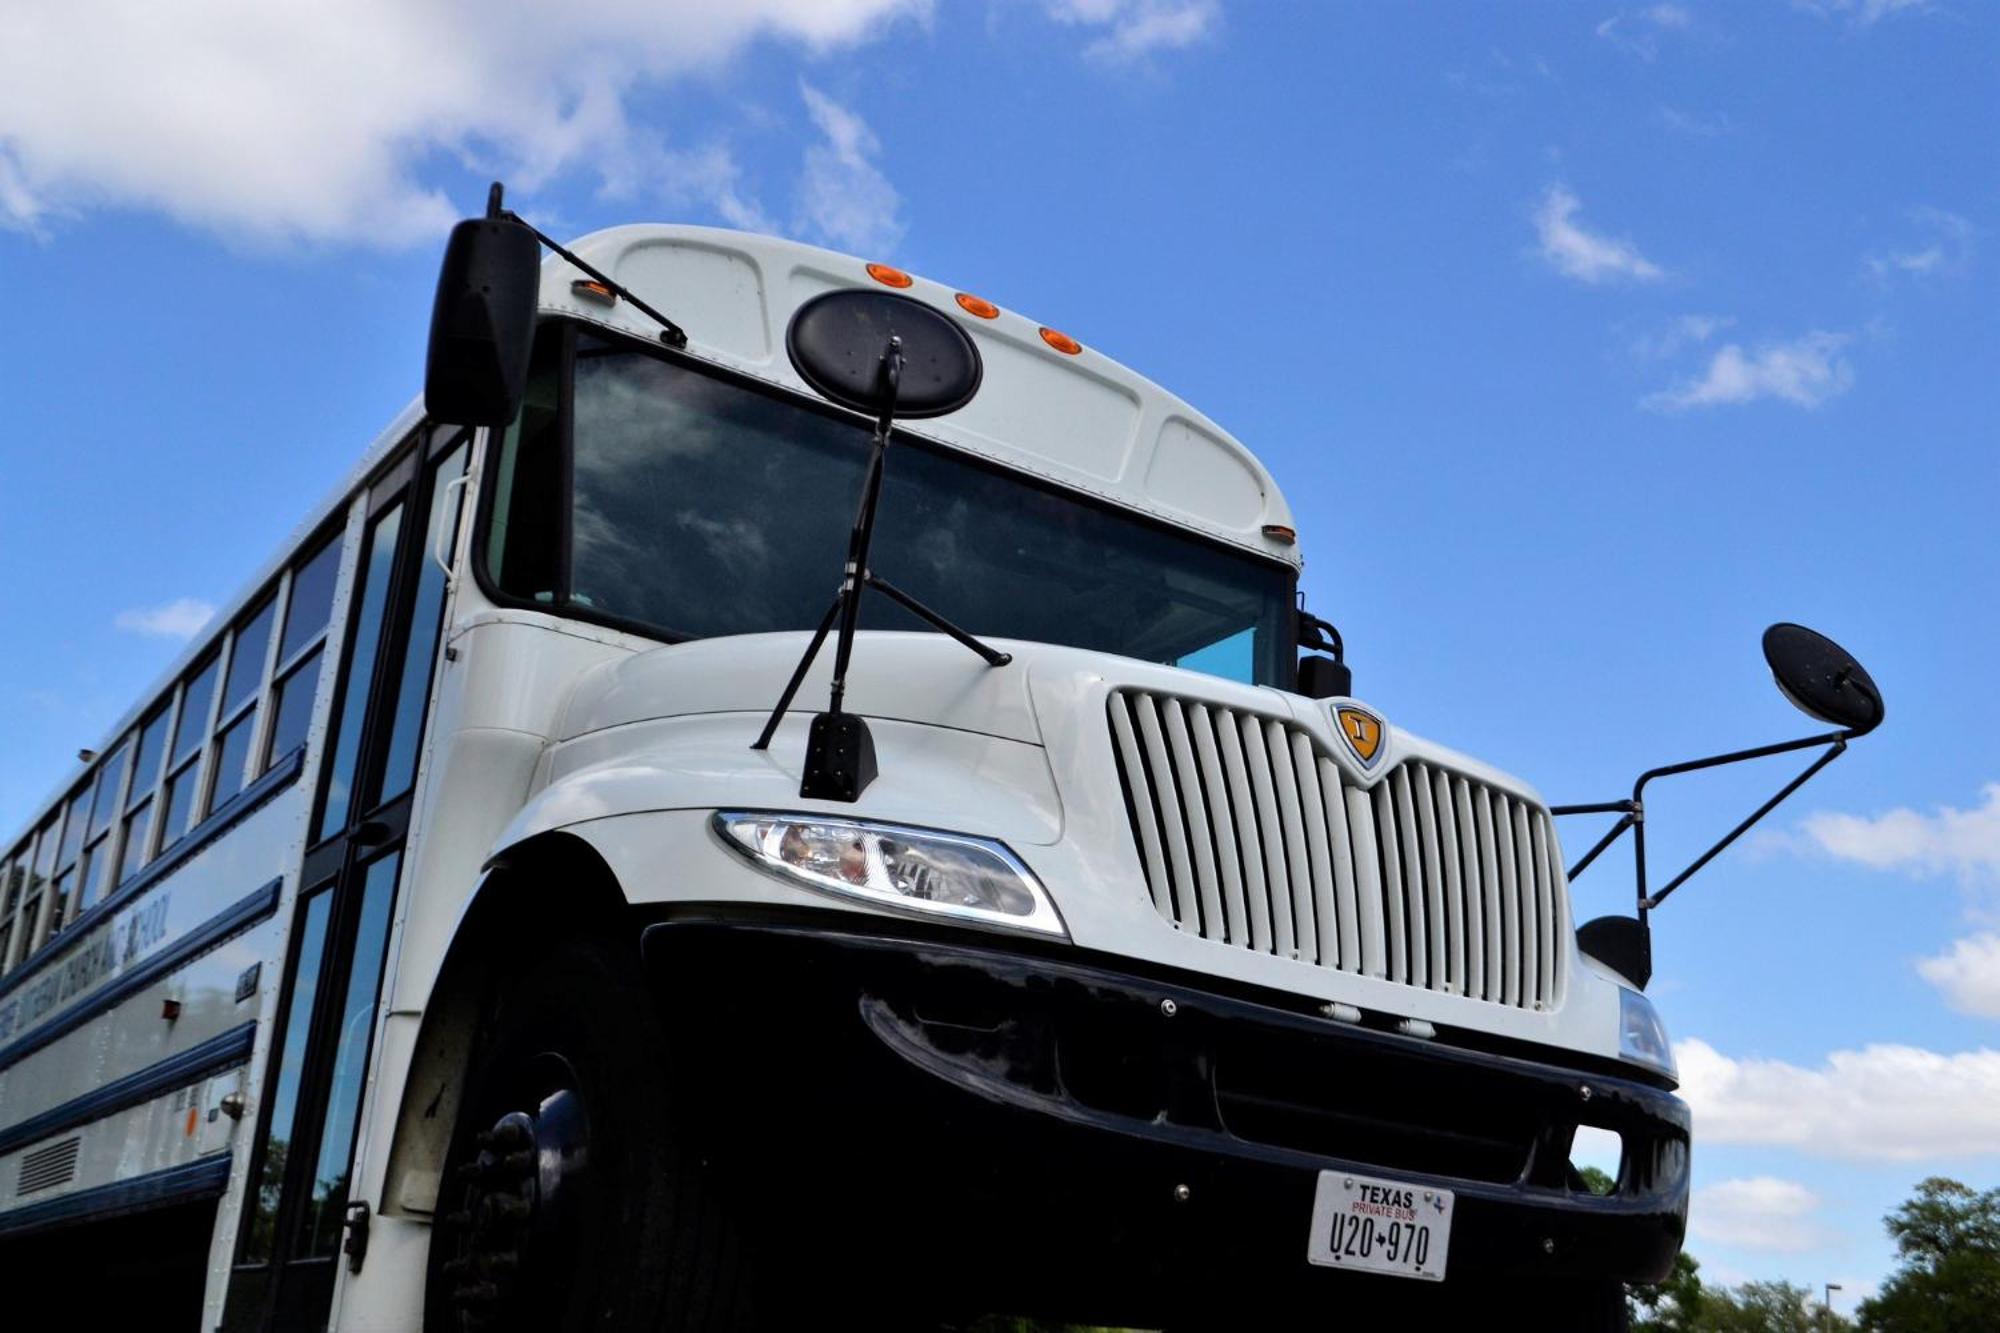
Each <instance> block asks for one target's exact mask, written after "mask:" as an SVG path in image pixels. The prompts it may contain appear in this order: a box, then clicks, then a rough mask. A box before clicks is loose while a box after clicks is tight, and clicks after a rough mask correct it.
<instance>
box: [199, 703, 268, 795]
mask: <svg viewBox="0 0 2000 1333" xmlns="http://www.w3.org/2000/svg"><path fill="white" fill-rule="evenodd" d="M256 729H257V710H256V709H254V708H253V709H251V710H250V711H249V712H247V713H245V714H244V715H243V716H242V718H241V719H239V720H238V721H237V722H236V724H235V725H234V726H232V727H230V728H229V730H227V731H225V732H223V733H222V738H221V739H220V740H219V741H217V742H216V746H215V783H214V785H213V787H212V788H211V789H210V791H209V793H208V808H209V811H210V813H213V812H215V811H217V810H220V809H221V808H222V807H223V806H224V805H225V804H227V803H228V801H229V798H230V797H232V796H234V795H235V794H236V793H237V792H239V791H242V790H243V765H244V764H245V763H247V762H249V759H250V733H251V732H253V731H255V730H256Z"/></svg>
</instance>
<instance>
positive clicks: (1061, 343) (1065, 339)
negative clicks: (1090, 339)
mask: <svg viewBox="0 0 2000 1333" xmlns="http://www.w3.org/2000/svg"><path fill="white" fill-rule="evenodd" d="M1042 341H1043V342H1045V343H1047V344H1048V345H1049V346H1051V347H1053V348H1055V349H1056V350H1057V351H1058V352H1061V353H1062V354H1063V355H1064V356H1075V355H1076V354H1077V353H1078V352H1081V351H1082V350H1083V344H1082V343H1080V342H1078V341H1077V340H1076V339H1074V338H1072V337H1070V336H1069V335H1068V334H1067V333H1057V332H1056V331H1055V330H1054V329H1050V328H1044V329H1043V330H1042Z"/></svg>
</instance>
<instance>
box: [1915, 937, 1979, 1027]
mask: <svg viewBox="0 0 2000 1333" xmlns="http://www.w3.org/2000/svg"><path fill="white" fill-rule="evenodd" d="M1917 974H1918V975H1919V976H1921V977H1922V978H1923V979H1924V980H1925V981H1928V982H1930V983H1931V985H1933V986H1936V987H1937V988H1938V989H1939V990H1941V991H1943V992H1944V998H1945V1000H1946V1002H1947V1003H1949V1004H1950V1005H1951V1007H1952V1008H1954V1009H1956V1010H1958V1011H1959V1012H1960V1013H1962V1014H1971V1015H1973V1016H1975V1017H1977V1018H2000V935H1995V934H1992V933H1991V932H1987V933H1984V934H1979V935H1973V936H1970V937H1968V938H1966V939H1962V940H1959V941H1957V942H1956V943H1954V944H1953V945H1952V946H1951V948H1949V949H1947V950H1945V951H1944V952H1943V953H1941V954H1939V955H1937V956H1936V957H1935V958H1926V959H1923V960H1922V961H1921V962H1919V963H1918V964H1917Z"/></svg>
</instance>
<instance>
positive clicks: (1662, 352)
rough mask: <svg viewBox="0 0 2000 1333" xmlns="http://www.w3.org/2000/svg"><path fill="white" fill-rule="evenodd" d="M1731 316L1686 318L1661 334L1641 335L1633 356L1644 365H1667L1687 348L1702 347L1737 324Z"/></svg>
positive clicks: (1674, 323)
mask: <svg viewBox="0 0 2000 1333" xmlns="http://www.w3.org/2000/svg"><path fill="white" fill-rule="evenodd" d="M1735 322H1736V319H1735V317H1734V316H1731V315H1682V316H1681V317H1680V318H1679V319H1676V320H1675V321H1673V323H1671V324H1669V325H1667V327H1666V328H1665V329H1663V330H1661V331H1660V332H1658V333H1649V334H1641V335H1640V336H1639V337H1638V338H1635V339H1634V340H1633V342H1632V354H1633V355H1634V356H1636V357H1638V358H1639V359H1640V360H1642V361H1664V360H1666V359H1667V358H1668V357H1671V356H1673V355H1674V354H1675V353H1677V352H1679V351H1680V350H1681V349H1683V348H1686V347H1699V346H1700V345H1701V344H1703V343H1705V342H1707V341H1708V340H1709V339H1710V338H1713V337H1714V336H1715V335H1716V334H1718V333H1720V332H1722V330H1724V329H1726V328H1728V327H1729V326H1730V325H1731V324H1734V323H1735Z"/></svg>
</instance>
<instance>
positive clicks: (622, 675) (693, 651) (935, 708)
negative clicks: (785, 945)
mask: <svg viewBox="0 0 2000 1333" xmlns="http://www.w3.org/2000/svg"><path fill="white" fill-rule="evenodd" d="M810 639H811V636H810V635H807V634H802V633H786V634H745V635H736V636H731V637H728V638H719V639H699V640H696V641H694V642H691V643H681V644H674V645H672V646H670V647H666V648H655V649H652V650H650V651H647V652H642V653H636V654H633V655H632V656H630V657H625V658H621V659H619V660H617V661H614V662H607V663H604V664H603V665H601V666H599V667H597V668H595V669H594V670H592V671H591V672H590V673H589V674H588V675H586V676H585V677H584V678H583V679H581V680H579V681H578V682H577V685H576V688H575V690H574V692H573V693H572V694H571V695H570V699H569V704H568V706H567V707H566V708H565V709H564V710H563V713H562V717H561V719H560V722H559V724H558V728H557V732H556V738H557V739H558V740H562V741H570V740H575V739H577V738H579V737H582V736H587V735H590V734H591V733H593V732H597V731H603V730H606V729H608V728H611V727H622V726H629V725H630V724H632V723H635V722H649V721H654V720H657V719H660V718H669V717H686V716H690V715H694V714H701V713H753V714H762V715H768V714H769V713H770V711H771V709H772V708H773V707H775V706H776V704H777V702H778V696H779V695H780V694H781V693H783V692H784V688H785V682H786V681H787V680H789V679H790V678H791V674H792V671H793V669H794V668H796V667H797V666H798V662H799V658H800V656H801V655H802V654H803V653H804V652H805V649H806V644H807V643H808V642H809V641H810ZM1001 646H1002V647H1003V648H1004V650H1005V651H1008V652H1012V653H1013V654H1015V661H1014V662H1013V663H1011V664H1010V665H1008V666H1005V667H998V668H996V667H989V666H987V665H986V663H985V662H983V661H981V660H980V659H979V658H978V657H976V656H974V655H973V654H972V653H970V652H967V651H966V650H965V649H964V648H963V647H961V646H960V645H958V644H956V643H953V642H952V641H951V640H949V639H947V638H945V637H944V636H943V635H939V634H930V633H894V632H883V631H867V632H864V633H862V634H859V635H857V636H855V640H854V656H853V660H852V661H851V662H850V663H849V665H848V669H847V701H846V705H845V706H846V709H847V711H848V712H850V713H860V714H862V715H863V716H866V717H876V718H885V719H890V720H893V721H899V722H917V723H927V724H929V725H932V726H940V727H952V728H955V729H957V730H960V731H970V732H976V733H978V734H980V735H983V736H997V737H999V738H1001V739H1003V740H1011V741H1020V742H1023V743H1024V744H1028V745H1038V744H1040V743H1041V730H1040V728H1039V727H1037V726H1036V724H1035V709H1034V704H1033V702H1032V699H1031V697H1030V694H1029V687H1028V679H1029V670H1028V663H1027V659H1028V658H1029V657H1031V656H1032V655H1033V654H1034V653H1035V652H1036V651H1038V650H1041V649H1039V645H1035V644H1020V643H1013V642H1006V643H1004V644H1002V645H1001ZM833 647H834V645H833V640H832V638H831V636H829V637H828V640H827V642H826V643H825V644H824V645H822V646H821V648H820V651H819V655H818V657H817V658H816V659H815V660H814V662H813V667H812V670H811V671H810V672H808V673H807V675H806V678H805V682H804V683H803V684H802V685H801V686H800V687H799V692H798V696H797V697H796V698H795V699H793V701H792V712H793V713H795V714H798V715H800V716H801V717H808V718H809V717H811V716H812V715H813V714H814V713H817V712H820V711H822V710H823V709H824V708H825V707H826V702H827V689H828V686H829V685H830V683H831V682H832V679H833ZM1041 651H1046V650H1041ZM758 725H760V726H761V725H762V723H761V721H760V722H759V724H758ZM752 734H753V735H754V734H755V732H754V730H753V732H752Z"/></svg>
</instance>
